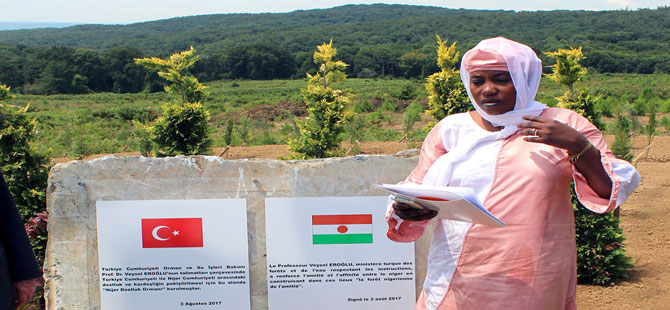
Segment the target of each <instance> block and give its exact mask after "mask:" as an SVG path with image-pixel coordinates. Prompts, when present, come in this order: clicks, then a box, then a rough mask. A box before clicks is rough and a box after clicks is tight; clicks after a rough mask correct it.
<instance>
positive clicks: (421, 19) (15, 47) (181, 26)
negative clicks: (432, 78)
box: [0, 4, 670, 95]
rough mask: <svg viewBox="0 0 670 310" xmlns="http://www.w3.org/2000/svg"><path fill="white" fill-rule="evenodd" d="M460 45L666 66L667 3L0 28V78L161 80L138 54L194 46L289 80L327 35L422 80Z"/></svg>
mask: <svg viewBox="0 0 670 310" xmlns="http://www.w3.org/2000/svg"><path fill="white" fill-rule="evenodd" d="M436 34H439V35H440V36H441V37H442V38H444V39H446V40H448V42H449V43H452V42H457V45H456V48H457V50H459V51H460V52H461V55H462V54H463V52H464V51H466V50H467V49H469V48H471V47H472V46H473V45H475V44H476V43H477V42H478V41H480V40H481V39H483V38H487V37H494V36H505V37H508V38H510V39H513V40H517V41H520V42H523V43H526V44H528V45H529V46H531V47H532V48H534V49H535V51H536V52H537V54H538V56H539V57H540V58H542V59H543V61H544V63H545V64H551V63H552V62H553V60H552V59H550V58H548V57H547V56H546V55H545V54H544V53H543V52H545V51H555V50H557V49H559V48H570V47H579V46H582V47H583V51H584V55H585V59H584V60H583V61H582V64H583V65H584V66H586V67H587V68H589V69H590V70H592V71H591V72H600V73H641V74H651V73H655V72H656V73H670V7H661V8H658V9H653V10H651V9H644V10H637V11H623V10H622V11H538V12H514V11H482V10H461V9H459V10H455V9H445V8H437V7H426V6H409V5H386V4H374V5H346V6H341V7H335V8H331V9H322V10H308V11H295V12H291V13H266V14H217V15H202V16H190V17H180V18H172V19H166V20H158V21H152V22H144V23H136V24H130V25H79V26H73V27H66V28H62V29H54V28H50V29H46V28H45V29H30V30H14V31H0V82H2V83H4V84H6V85H9V86H11V87H12V88H13V89H14V91H16V92H20V93H24V94H47V95H48V94H80V93H91V92H93V93H100V92H115V93H137V92H141V91H151V92H153V91H160V90H162V88H163V85H162V82H161V81H160V79H159V78H158V77H157V76H156V75H155V74H149V72H147V71H146V70H145V69H144V68H142V67H141V66H139V65H136V64H135V63H134V62H133V59H135V58H142V57H147V56H159V57H164V56H166V55H168V54H171V53H173V52H176V51H182V50H185V49H188V48H189V47H191V46H193V47H194V48H195V49H196V50H197V52H198V54H199V55H200V61H199V62H198V63H197V64H196V65H195V66H194V67H193V68H192V70H191V73H192V74H193V75H195V76H196V77H197V78H198V79H199V80H201V81H205V82H206V81H214V80H221V79H250V80H272V79H287V78H291V79H296V78H302V77H304V76H305V72H311V73H314V72H315V71H316V67H315V64H314V61H313V59H312V54H313V51H314V48H315V47H316V46H317V45H319V44H321V43H323V42H326V41H328V40H330V39H333V42H334V44H335V46H336V47H337V49H338V54H337V58H338V59H339V60H342V61H344V62H345V63H347V64H349V66H348V70H347V71H348V72H347V74H348V76H350V77H358V78H376V77H384V78H406V79H417V78H418V79H422V78H425V77H427V76H428V75H429V74H431V73H433V72H436V71H437V70H438V68H437V66H436V63H435V58H436V54H435V46H436V43H435V39H436V38H435V35H436Z"/></svg>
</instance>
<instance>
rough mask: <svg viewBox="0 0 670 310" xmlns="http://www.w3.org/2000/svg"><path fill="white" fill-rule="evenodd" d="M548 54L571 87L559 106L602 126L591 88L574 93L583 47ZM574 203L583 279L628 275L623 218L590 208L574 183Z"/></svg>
mask: <svg viewBox="0 0 670 310" xmlns="http://www.w3.org/2000/svg"><path fill="white" fill-rule="evenodd" d="M545 55H548V56H550V57H554V58H556V64H555V65H554V66H552V68H553V70H554V72H553V73H552V74H549V75H548V76H549V78H551V79H552V80H554V81H557V82H559V83H561V84H563V85H565V86H567V87H568V88H569V90H568V91H567V92H566V93H565V94H564V95H563V96H561V97H558V98H557V99H558V101H559V106H562V107H565V108H571V109H573V110H574V111H576V112H577V113H579V114H581V115H582V116H584V117H586V118H587V119H589V120H590V121H591V122H592V123H593V124H594V125H596V126H598V127H599V126H601V124H600V114H599V113H598V112H597V111H596V110H595V109H594V106H595V101H596V100H597V98H596V99H594V98H592V97H591V96H590V95H589V93H588V90H582V91H580V92H579V93H578V94H577V95H575V93H574V89H573V84H574V83H575V82H577V81H578V80H580V79H581V78H582V77H583V76H584V75H585V74H586V69H585V68H583V67H582V66H581V65H580V64H579V63H578V61H579V60H580V59H581V58H582V51H581V48H579V49H570V50H565V49H559V50H558V52H546V53H545ZM622 126H623V125H622ZM572 203H573V210H574V216H575V234H576V239H577V240H576V243H577V277H578V279H579V281H580V282H584V283H594V284H599V285H608V284H610V283H612V281H614V280H617V279H622V278H625V277H626V275H627V271H628V270H629V269H630V268H632V266H633V265H632V262H631V258H630V257H628V256H626V251H625V249H624V247H623V241H624V237H623V231H622V230H621V228H620V227H619V219H618V218H617V217H615V216H614V214H612V213H611V212H610V213H606V214H595V213H593V212H591V211H589V210H588V209H586V208H585V207H584V206H583V205H582V204H581V202H579V199H577V195H576V194H575V192H574V186H573V188H572Z"/></svg>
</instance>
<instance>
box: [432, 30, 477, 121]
mask: <svg viewBox="0 0 670 310" xmlns="http://www.w3.org/2000/svg"><path fill="white" fill-rule="evenodd" d="M437 43H438V47H437V65H438V66H439V67H440V68H441V71H440V72H437V73H434V74H432V75H430V76H429V77H428V78H427V79H426V84H425V85H426V90H427V91H428V110H426V114H427V115H429V116H432V117H433V119H435V122H433V123H431V124H429V125H428V127H433V126H434V125H435V123H436V122H437V121H440V120H441V119H443V118H444V117H446V116H447V115H450V114H453V113H459V112H465V111H469V110H471V109H472V105H471V104H470V99H469V98H468V94H467V92H466V90H465V86H464V85H463V82H461V78H460V73H459V70H456V69H455V68H454V65H455V64H456V62H457V61H458V56H459V53H458V52H457V51H456V42H454V43H453V44H451V46H449V47H447V46H446V41H442V39H441V38H440V36H439V35H438V36H437Z"/></svg>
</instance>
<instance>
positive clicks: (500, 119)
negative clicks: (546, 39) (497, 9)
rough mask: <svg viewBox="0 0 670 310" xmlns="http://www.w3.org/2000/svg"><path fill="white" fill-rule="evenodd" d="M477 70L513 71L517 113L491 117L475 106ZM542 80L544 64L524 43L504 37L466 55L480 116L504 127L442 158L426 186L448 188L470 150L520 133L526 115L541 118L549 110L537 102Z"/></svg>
mask: <svg viewBox="0 0 670 310" xmlns="http://www.w3.org/2000/svg"><path fill="white" fill-rule="evenodd" d="M477 70H502V71H509V73H510V76H512V82H513V83H514V88H515V89H516V103H515V106H514V110H512V111H509V112H507V113H504V114H500V115H489V114H486V113H485V112H484V111H482V110H481V109H480V108H479V106H478V105H477V104H476V103H475V100H474V99H473V98H472V94H471V93H470V73H471V72H473V71H477ZM541 77H542V62H541V61H540V59H539V58H538V57H537V55H535V52H533V50H532V49H531V48H530V47H528V46H526V45H524V44H521V43H518V42H515V41H512V40H509V39H506V38H502V37H497V38H491V39H486V40H483V41H481V42H479V44H477V46H475V47H474V48H473V49H471V50H469V51H468V52H467V53H465V55H463V61H462V62H461V80H462V81H463V84H465V89H466V90H467V91H468V96H469V97H470V102H471V103H472V105H473V106H474V107H475V109H476V110H477V112H478V113H479V115H481V116H482V118H484V119H485V120H487V121H489V122H491V123H492V124H493V125H496V126H504V128H503V129H502V130H500V131H497V132H491V133H490V134H488V135H484V136H480V137H476V138H473V139H466V140H463V141H461V142H460V143H459V145H458V147H456V148H454V149H451V150H449V151H448V152H447V153H445V154H444V155H442V156H440V157H439V158H438V159H437V160H435V162H433V164H432V165H431V167H430V168H429V169H428V171H427V172H426V175H425V176H424V178H423V181H422V184H424V185H429V186H447V185H449V184H450V182H451V176H452V170H453V166H454V164H456V163H458V162H461V161H463V160H467V159H468V158H470V157H469V155H468V154H470V151H471V150H472V149H474V148H475V147H476V146H477V145H479V144H482V143H484V142H487V141H494V140H502V139H505V138H507V137H509V136H511V135H513V134H514V133H515V132H517V131H518V130H519V128H517V127H516V124H519V123H522V122H525V121H524V120H523V119H522V118H521V117H522V116H524V115H534V116H537V115H540V113H542V111H543V110H544V109H545V108H547V106H546V105H544V104H543V103H540V102H537V101H535V95H536V94H537V88H538V87H539V86H540V78H541Z"/></svg>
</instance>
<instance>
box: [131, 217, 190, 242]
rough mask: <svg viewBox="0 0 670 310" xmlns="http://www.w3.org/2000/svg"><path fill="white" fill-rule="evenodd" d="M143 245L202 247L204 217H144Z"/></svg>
mask: <svg viewBox="0 0 670 310" xmlns="http://www.w3.org/2000/svg"><path fill="white" fill-rule="evenodd" d="M142 247H143V248H192V247H202V218H167V219H142Z"/></svg>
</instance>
